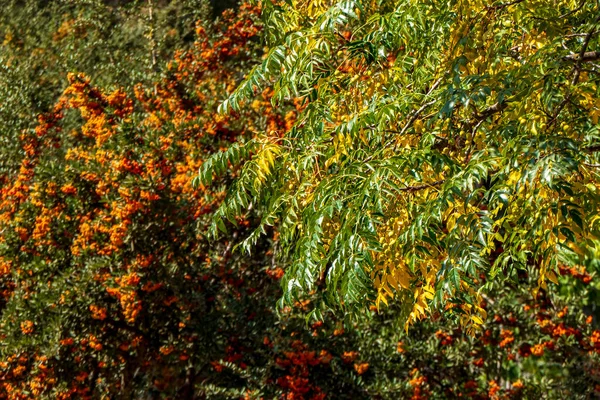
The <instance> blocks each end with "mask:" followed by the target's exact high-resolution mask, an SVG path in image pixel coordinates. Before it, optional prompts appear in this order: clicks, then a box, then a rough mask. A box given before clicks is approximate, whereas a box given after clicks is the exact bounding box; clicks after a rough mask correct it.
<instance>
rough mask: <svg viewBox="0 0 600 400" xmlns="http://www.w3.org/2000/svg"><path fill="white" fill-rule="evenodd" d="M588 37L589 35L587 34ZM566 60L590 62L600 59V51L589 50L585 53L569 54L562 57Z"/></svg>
mask: <svg viewBox="0 0 600 400" xmlns="http://www.w3.org/2000/svg"><path fill="white" fill-rule="evenodd" d="M586 37H587V35H586ZM562 59H563V60H564V61H572V62H588V61H595V60H598V59H600V51H587V52H585V53H583V54H569V55H568V56H564V57H563V58H562Z"/></svg>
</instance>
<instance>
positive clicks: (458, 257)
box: [201, 0, 600, 327]
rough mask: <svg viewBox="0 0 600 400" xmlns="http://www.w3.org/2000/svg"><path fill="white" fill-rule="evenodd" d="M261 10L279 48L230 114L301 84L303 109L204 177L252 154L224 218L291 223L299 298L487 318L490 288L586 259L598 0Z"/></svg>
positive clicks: (326, 4) (593, 169)
mask: <svg viewBox="0 0 600 400" xmlns="http://www.w3.org/2000/svg"><path fill="white" fill-rule="evenodd" d="M263 7H264V21H265V38H266V41H267V43H268V45H269V46H270V51H269V52H268V53H267V54H266V56H265V58H264V61H263V63H262V64H261V65H259V66H257V67H256V68H255V69H254V70H253V71H252V72H251V73H250V74H249V75H248V76H247V77H246V79H245V80H244V81H243V82H242V83H241V84H240V86H239V88H238V90H237V91H236V92H235V93H234V94H233V95H232V96H231V97H230V98H229V99H228V100H227V101H226V102H225V103H224V104H223V105H222V111H224V112H228V111H229V110H237V109H239V108H242V107H245V103H244V101H245V100H247V99H249V98H251V97H252V96H253V93H255V92H256V90H257V89H258V88H262V87H271V88H272V89H273V90H274V91H275V96H274V99H276V101H286V100H289V99H292V98H298V97H299V98H302V99H303V100H304V108H303V111H302V113H301V115H300V116H299V119H298V121H297V123H296V125H295V126H294V128H293V129H291V130H290V131H289V132H265V133H263V134H261V135H259V136H258V137H257V138H256V139H255V140H254V141H252V142H250V143H248V144H245V145H242V146H241V147H240V148H235V150H234V149H232V150H229V153H230V154H227V155H225V154H224V155H220V156H217V157H215V158H214V159H213V161H212V162H209V163H207V164H206V166H205V168H204V169H203V171H201V174H202V175H203V176H204V178H205V179H210V178H209V177H210V175H211V174H212V173H213V172H218V171H215V170H214V168H213V166H214V165H219V164H220V165H223V164H224V163H226V162H227V161H237V160H238V159H239V153H243V154H252V157H251V160H250V161H249V162H247V163H245V164H244V165H243V167H242V169H241V171H240V176H239V180H238V182H237V184H236V185H235V186H234V188H233V190H231V191H230V193H229V194H228V197H227V200H226V202H225V203H224V204H223V206H222V208H221V211H220V214H219V215H220V219H219V220H218V225H220V226H222V227H224V225H223V223H222V220H223V218H228V219H230V220H235V217H236V216H237V215H239V214H241V213H244V212H245V210H246V209H247V208H248V207H249V206H250V205H252V206H253V207H257V208H259V209H260V210H261V211H262V213H263V224H264V225H276V226H277V227H278V229H279V232H280V238H281V248H282V250H283V256H284V257H285V258H286V259H287V260H289V268H288V269H287V272H286V276H285V288H286V297H287V300H288V301H292V300H293V299H295V298H297V296H299V295H300V294H301V293H302V292H304V293H308V292H312V291H314V290H316V289H318V288H324V290H325V293H326V294H327V296H326V298H327V299H328V300H329V301H330V302H332V303H336V304H339V305H342V306H344V307H347V308H348V307H350V308H352V307H356V306H358V307H360V306H365V305H366V304H368V303H369V301H371V300H375V301H376V303H377V304H378V305H379V303H380V302H384V303H388V302H389V301H390V299H391V298H394V297H399V298H400V301H401V302H402V304H403V305H404V306H405V308H406V312H407V320H408V322H409V323H410V322H413V321H415V320H417V319H420V318H423V317H424V316H426V315H427V313H428V311H429V310H431V309H446V310H450V312H453V313H455V314H457V315H460V317H461V318H462V321H463V322H464V323H466V324H468V325H470V326H472V327H477V326H479V325H480V324H481V323H482V320H484V319H485V311H484V310H483V308H480V307H479V305H480V299H481V297H480V296H481V290H482V289H485V287H486V285H491V284H492V283H493V282H498V281H501V280H502V279H507V278H508V279H511V278H512V279H517V278H516V276H517V271H521V273H523V272H525V273H527V274H529V275H530V276H533V277H536V278H537V282H538V287H537V288H532V289H533V290H534V291H535V290H538V289H539V288H542V289H544V288H545V287H546V282H547V281H551V282H555V281H556V273H555V271H556V268H557V265H558V264H559V263H580V262H583V260H584V259H586V257H587V259H589V257H590V254H587V253H589V251H590V250H589V249H592V248H595V247H596V246H597V243H598V242H597V241H598V238H599V228H600V224H599V223H598V221H599V219H600V216H599V214H598V210H599V209H600V208H599V204H598V202H599V200H600V196H599V191H600V182H599V179H598V178H599V176H598V172H599V171H600V169H599V168H600V160H599V157H598V152H599V151H600V133H599V125H598V120H599V117H600V98H599V96H598V94H599V89H600V87H599V84H600V65H599V64H600V62H598V60H600V40H599V37H600V33H599V31H600V17H599V16H600V6H599V4H598V2H596V1H590V0H588V1H583V2H582V1H574V0H556V1H530V0H516V1H511V2H505V3H502V2H494V3H492V4H490V3H488V2H485V1H464V0H459V1H438V0H432V1H409V0H402V1H393V0H375V1H366V0H365V1H360V0H355V1H333V0H303V1H295V0H288V1H286V2H285V3H280V2H275V3H273V2H270V1H265V2H264V3H263ZM234 152H235V154H234ZM263 230H264V228H260V229H259V230H258V231H257V232H256V233H255V234H254V235H252V236H251V237H250V238H249V239H248V240H247V242H246V243H245V244H246V245H247V246H251V245H252V242H253V241H254V239H255V238H256V237H257V235H258V234H260V232H261V231H263ZM592 257H593V256H592Z"/></svg>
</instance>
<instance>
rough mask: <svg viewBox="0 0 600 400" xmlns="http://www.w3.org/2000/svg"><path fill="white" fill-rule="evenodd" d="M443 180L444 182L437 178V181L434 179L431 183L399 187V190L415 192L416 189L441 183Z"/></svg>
mask: <svg viewBox="0 0 600 400" xmlns="http://www.w3.org/2000/svg"><path fill="white" fill-rule="evenodd" d="M444 182H445V181H444V180H439V181H435V182H431V183H425V184H423V185H416V186H407V187H405V188H402V189H400V191H401V192H416V191H418V190H423V189H428V188H431V187H435V186H438V185H441V184H442V183H444Z"/></svg>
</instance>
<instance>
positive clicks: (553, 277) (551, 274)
mask: <svg viewBox="0 0 600 400" xmlns="http://www.w3.org/2000/svg"><path fill="white" fill-rule="evenodd" d="M546 278H548V280H549V281H550V282H552V283H554V284H555V285H558V279H557V278H556V274H555V273H554V272H553V271H548V272H546Z"/></svg>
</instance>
